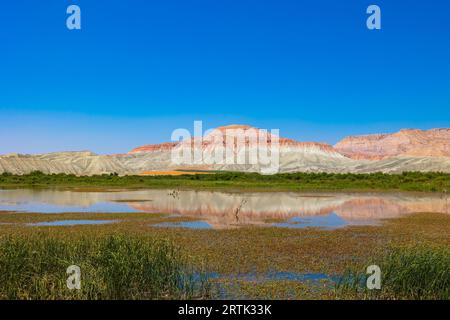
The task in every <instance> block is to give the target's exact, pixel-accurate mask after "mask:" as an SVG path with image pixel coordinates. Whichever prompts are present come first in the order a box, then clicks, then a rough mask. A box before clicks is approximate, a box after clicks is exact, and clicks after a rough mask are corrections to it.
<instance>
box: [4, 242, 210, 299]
mask: <svg viewBox="0 0 450 320" xmlns="http://www.w3.org/2000/svg"><path fill="white" fill-rule="evenodd" d="M70 265H77V266H79V267H80V269H81V289H80V290H69V289H68V288H67V284H66V281H67V278H68V276H69V275H67V274H66V269H67V267H68V266H70ZM0 270H1V272H0V298H1V299H188V298H202V297H206V296H207V295H208V284H207V281H206V277H202V276H201V275H202V273H201V272H198V270H194V269H193V268H192V267H190V266H189V264H188V263H187V261H186V259H185V258H183V256H182V254H181V253H180V251H179V249H177V247H175V246H174V245H173V244H172V243H171V242H169V241H167V240H154V241H148V240H147V241H144V240H142V239H137V238H133V237H126V236H104V237H101V238H92V237H91V238H86V237H84V238H80V239H76V240H73V239H53V238H50V237H47V236H42V235H35V236H32V237H31V238H28V237H3V238H2V239H0ZM199 275H200V276H199Z"/></svg>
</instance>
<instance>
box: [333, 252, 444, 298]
mask: <svg viewBox="0 0 450 320" xmlns="http://www.w3.org/2000/svg"><path fill="white" fill-rule="evenodd" d="M370 264H377V265H378V266H379V267H380V268H381V275H382V277H381V279H382V281H381V289H379V290H377V289H374V290H369V289H367V288H366V279H367V278H366V277H367V275H366V274H365V273H362V272H355V271H348V272H347V273H346V274H345V276H344V277H342V278H341V279H340V281H339V282H338V283H337V285H336V294H337V298H344V299H351V298H356V299H360V298H364V299H386V300H387V299H389V300H391V299H395V300H397V299H408V300H435V299H437V300H448V299H450V248H448V247H436V248H434V247H433V248H432V247H429V246H418V247H406V248H395V249H391V250H390V251H389V252H388V253H387V254H386V255H384V256H383V257H382V258H381V259H380V260H379V262H378V263H377V261H372V262H370V263H369V264H368V265H370Z"/></svg>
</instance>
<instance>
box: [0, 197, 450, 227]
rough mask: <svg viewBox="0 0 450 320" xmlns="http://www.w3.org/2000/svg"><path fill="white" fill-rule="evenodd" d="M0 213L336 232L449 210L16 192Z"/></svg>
mask: <svg viewBox="0 0 450 320" xmlns="http://www.w3.org/2000/svg"><path fill="white" fill-rule="evenodd" d="M0 211H17V212H33V213H42V214H52V213H65V212H81V213H82V212H110V213H115V212H125V213H126V212H149V213H166V214H169V215H177V216H185V217H189V218H194V220H195V221H191V222H185V223H183V222H178V223H174V224H170V223H163V224H159V225H155V226H156V227H181V228H194V229H209V228H213V229H223V228H237V227H240V226H246V225H256V226H275V227H280V228H305V227H321V228H331V229H333V228H341V227H345V226H348V225H375V224H379V223H380V222H381V220H382V219H391V218H398V217H401V216H404V215H408V214H412V213H418V212H436V213H447V214H448V213H449V212H450V208H449V204H448V199H447V198H446V197H444V196H443V195H441V194H423V193H400V192H396V193H361V192H359V193H347V192H346V193H342V192H223V191H194V190H173V189H170V190H166V189H164V190H153V189H152V190H133V191H130V190H114V191H102V192H80V191H67V190H53V189H52V190H45V189H42V190H41V189H13V190H0ZM96 223H100V222H96ZM73 224H77V222H76V221H74V223H73ZM48 225H52V224H48ZM57 225H71V223H70V222H67V223H64V224H55V226H57Z"/></svg>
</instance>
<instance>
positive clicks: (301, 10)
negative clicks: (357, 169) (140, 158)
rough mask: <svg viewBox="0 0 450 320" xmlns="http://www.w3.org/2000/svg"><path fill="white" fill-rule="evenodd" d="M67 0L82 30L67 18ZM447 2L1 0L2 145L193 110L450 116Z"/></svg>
mask: <svg viewBox="0 0 450 320" xmlns="http://www.w3.org/2000/svg"><path fill="white" fill-rule="evenodd" d="M70 4H76V5H79V6H80V8H81V12H82V29H81V30H75V31H69V30H68V29H67V28H66V18H67V14H66V8H67V6H68V5H70ZM370 4H377V5H379V6H380V7H381V10H382V29H381V30H380V31H370V30H368V29H367V28H366V18H367V14H366V13H365V11H366V8H367V6H368V5H370ZM449 13H450V2H448V1H439V0H431V1H406V0H396V1H384V0H383V1H380V0H372V1H361V0H358V1H357V0H355V1H352V0H346V1H334V0H333V1H332V0H314V1H312V0H311V1H301V0H289V1H288V0H271V1H264V0H239V1H238V0H230V1H225V0H214V1H212V0H201V1H200V0H165V1H149V0H127V1H125V0H121V1H114V0H110V1H100V0H98V1H92V0H71V1H65V0H47V1H32V0H14V1H12V0H10V1H2V2H1V4H0V43H1V47H0V49H1V50H0V119H1V120H2V122H1V126H0V137H1V140H0V153H8V152H22V153H38V152H49V151H62V150H86V149H87V150H92V151H94V152H98V153H119V152H126V151H128V150H129V149H131V148H133V147H135V146H138V145H142V144H146V143H156V142H163V141H168V140H170V135H171V132H172V131H173V130H174V129H176V128H180V127H183V128H188V129H192V127H193V121H194V120H202V121H203V123H204V127H205V128H211V127H215V126H218V125H225V124H231V123H245V124H250V125H254V126H258V127H262V128H267V129H271V128H279V129H280V133H281V135H282V136H286V137H290V138H295V139H299V140H308V141H311V140H313V141H322V142H328V143H335V142H336V141H338V140H339V139H341V138H342V137H344V136H346V135H349V134H363V133H375V132H392V131H397V130H398V129H400V128H405V127H408V128H410V127H415V128H422V129H427V128H432V127H450V40H449V39H450V24H449V23H448V16H449Z"/></svg>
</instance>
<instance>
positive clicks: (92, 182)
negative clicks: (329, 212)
mask: <svg viewBox="0 0 450 320" xmlns="http://www.w3.org/2000/svg"><path fill="white" fill-rule="evenodd" d="M0 187H3V188H8V187H9V188H11V187H69V188H71V187H78V188H205V189H237V190H241V189H242V190H293V191H301V190H321V191H324V190H329V191H333V190H347V191H370V190H374V191H395V190H398V191H426V192H447V190H450V174H449V173H440V172H429V173H422V172H404V173H402V174H385V173H371V174H350V173H348V174H347V173H343V174H335V173H283V174H275V175H260V174H258V173H242V172H214V173H211V174H196V175H187V174H186V175H179V176H118V175H117V174H110V175H95V176H75V175H68V174H51V175H46V174H43V173H42V172H32V173H30V174H27V175H12V174H9V173H3V174H1V175H0Z"/></svg>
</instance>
